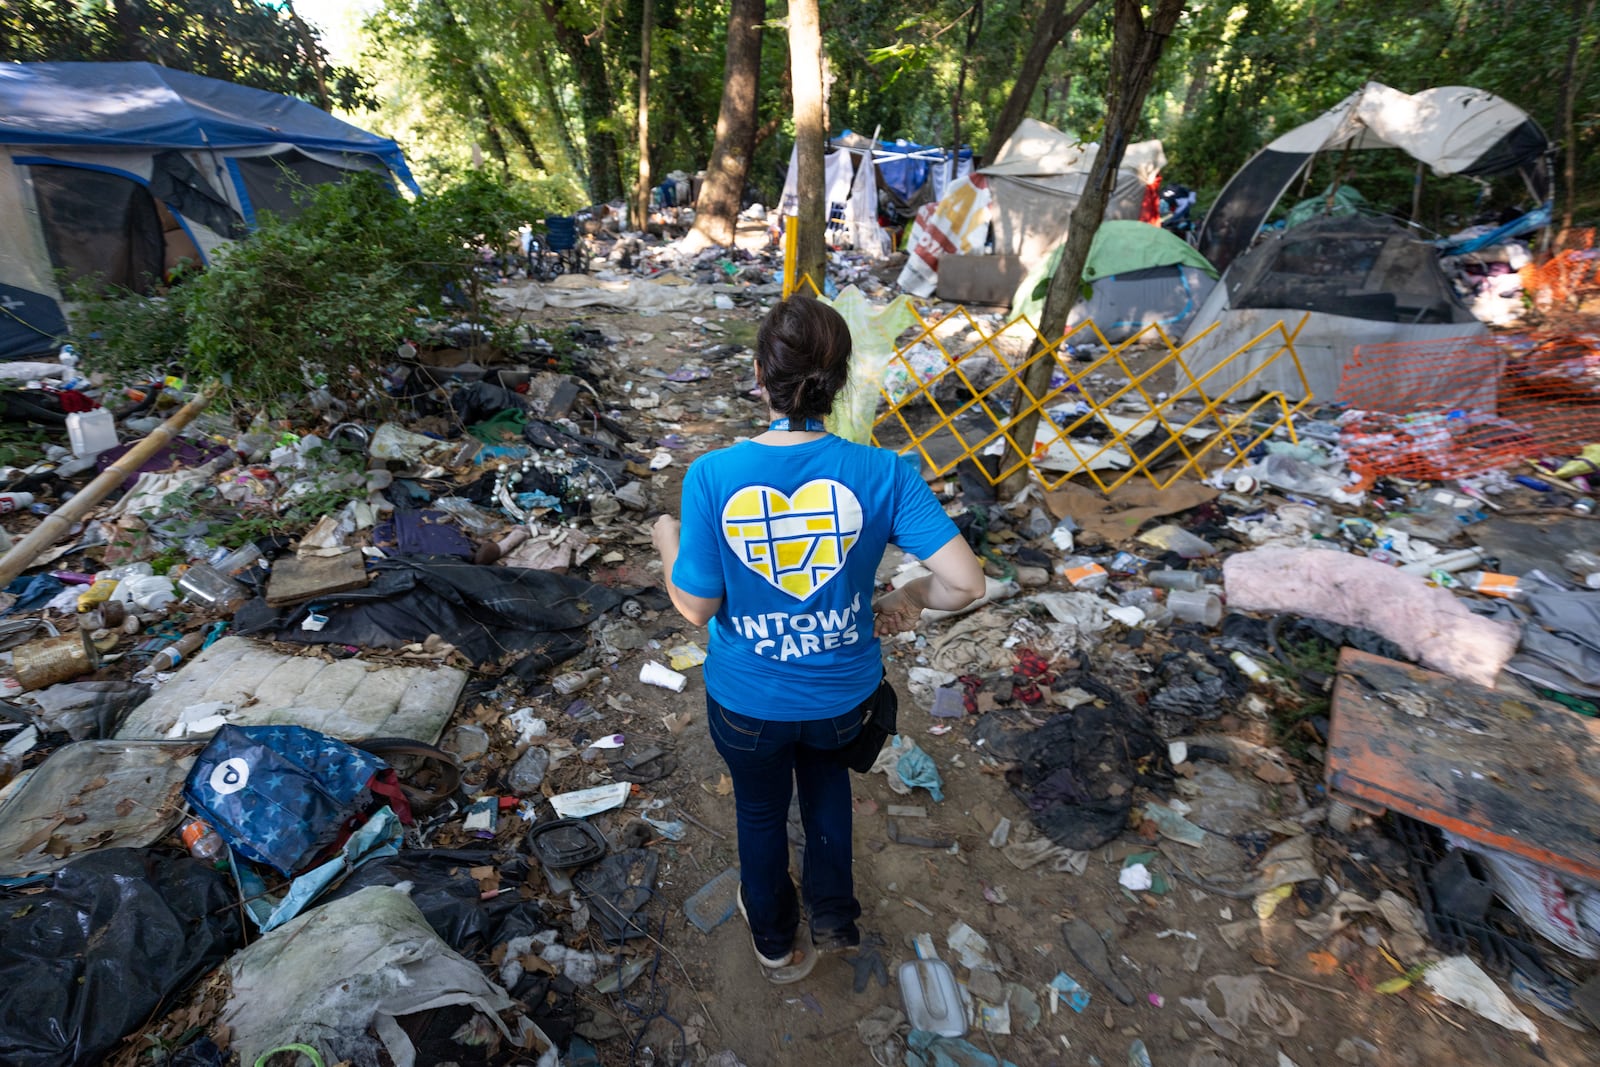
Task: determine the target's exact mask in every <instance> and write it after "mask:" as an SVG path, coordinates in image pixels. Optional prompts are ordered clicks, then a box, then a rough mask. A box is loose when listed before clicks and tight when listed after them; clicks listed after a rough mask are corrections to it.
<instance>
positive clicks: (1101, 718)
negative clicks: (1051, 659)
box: [976, 671, 1172, 850]
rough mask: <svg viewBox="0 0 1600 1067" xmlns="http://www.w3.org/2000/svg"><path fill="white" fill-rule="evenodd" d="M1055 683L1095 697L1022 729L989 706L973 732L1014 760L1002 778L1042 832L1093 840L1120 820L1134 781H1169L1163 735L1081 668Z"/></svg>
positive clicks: (1085, 842) (1158, 785) (1146, 784)
mask: <svg viewBox="0 0 1600 1067" xmlns="http://www.w3.org/2000/svg"><path fill="white" fill-rule="evenodd" d="M1057 684H1058V685H1061V686H1062V687H1063V688H1065V687H1067V686H1076V687H1078V688H1080V689H1082V690H1084V691H1085V692H1088V693H1092V694H1094V695H1095V696H1096V697H1098V698H1099V700H1098V701H1097V702H1096V704H1084V705H1082V706H1080V707H1079V708H1078V709H1077V710H1076V711H1074V712H1072V713H1071V714H1061V715H1055V716H1052V717H1051V718H1049V719H1047V720H1046V721H1045V723H1044V725H1042V726H1039V727H1037V728H1035V729H1031V730H1028V731H1026V732H1021V731H1013V730H1011V729H1008V727H1009V726H1011V725H1014V724H1015V723H1014V722H1008V721H1007V720H1008V719H1010V718H1011V716H1010V715H1007V714H1006V713H1003V712H992V713H990V714H989V715H985V716H984V717H983V718H982V719H980V720H979V724H978V730H977V734H976V736H977V737H981V738H982V739H983V740H984V743H985V746H986V747H987V748H989V750H990V751H991V752H992V753H993V754H994V755H995V756H996V757H997V758H999V759H1007V760H1012V761H1014V762H1015V766H1013V767H1012V769H1011V770H1009V771H1008V772H1006V781H1007V782H1008V783H1009V784H1010V786H1011V791H1012V792H1013V793H1014V794H1016V796H1017V799H1019V800H1021V801H1022V803H1023V805H1024V806H1025V807H1026V808H1027V809H1028V815H1029V818H1030V819H1031V820H1032V821H1033V824H1034V825H1035V826H1037V827H1038V828H1039V830H1040V831H1041V832H1042V833H1043V834H1044V835H1045V836H1046V837H1048V838H1050V840H1051V841H1053V842H1055V843H1056V844H1058V845H1061V846H1062V847H1064V848H1071V849H1081V850H1088V849H1093V848H1098V847H1100V846H1101V845H1103V844H1105V843H1106V842H1107V841H1110V840H1112V839H1114V838H1115V837H1116V836H1117V835H1118V834H1120V833H1121V832H1122V830H1123V828H1124V827H1125V826H1126V825H1127V823H1128V812H1129V811H1130V810H1131V809H1132V808H1133V794H1134V791H1135V789H1137V788H1141V787H1142V788H1145V789H1163V788H1165V787H1166V786H1167V785H1169V784H1170V783H1171V781H1172V765H1171V764H1170V762H1169V761H1168V759H1167V743H1166V741H1164V740H1163V739H1162V738H1161V736H1160V735H1159V734H1157V733H1156V732H1155V730H1154V729H1153V728H1152V726H1151V724H1150V720H1149V716H1148V715H1147V714H1146V713H1145V712H1144V711H1143V710H1142V709H1140V708H1138V707H1136V706H1134V705H1130V704H1127V703H1125V702H1124V701H1123V700H1122V698H1121V696H1119V695H1118V693H1117V692H1116V691H1115V690H1113V689H1111V688H1110V687H1109V686H1106V685H1104V684H1103V683H1101V682H1099V681H1097V680H1096V679H1095V678H1093V677H1091V676H1090V675H1088V674H1087V673H1084V672H1081V671H1079V672H1073V673H1068V674H1064V675H1062V676H1061V678H1060V679H1059V680H1058V682H1057ZM1097 705H1098V706H1097ZM1013 714H1014V713H1013Z"/></svg>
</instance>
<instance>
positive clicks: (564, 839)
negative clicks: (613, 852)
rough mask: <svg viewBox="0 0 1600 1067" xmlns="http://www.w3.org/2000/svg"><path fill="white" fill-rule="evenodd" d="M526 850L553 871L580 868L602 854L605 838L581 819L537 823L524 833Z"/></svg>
mask: <svg viewBox="0 0 1600 1067" xmlns="http://www.w3.org/2000/svg"><path fill="white" fill-rule="evenodd" d="M528 847H529V848H530V849H532V850H533V854H534V855H535V856H537V857H539V862H540V863H543V864H544V865H545V866H546V867H550V868H552V869H554V870H558V871H559V870H565V869H567V868H569V867H582V866H583V865H584V864H585V863H593V862H594V861H595V860H597V859H599V858H600V857H601V856H604V855H605V854H606V838H605V835H604V834H602V833H601V832H600V831H599V830H596V829H595V828H594V827H593V826H591V825H589V824H588V823H587V822H584V821H583V820H582V819H556V820H555V821H554V822H547V823H540V824H539V825H538V826H535V827H534V828H533V829H532V830H531V831H530V832H529V833H528Z"/></svg>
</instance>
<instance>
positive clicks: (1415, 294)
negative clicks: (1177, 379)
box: [1184, 216, 1486, 400]
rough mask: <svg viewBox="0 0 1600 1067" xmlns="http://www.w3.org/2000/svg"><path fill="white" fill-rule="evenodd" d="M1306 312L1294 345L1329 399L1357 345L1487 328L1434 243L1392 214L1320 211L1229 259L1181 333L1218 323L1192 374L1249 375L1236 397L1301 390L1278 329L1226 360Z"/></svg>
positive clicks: (1229, 379)
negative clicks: (1464, 297)
mask: <svg viewBox="0 0 1600 1067" xmlns="http://www.w3.org/2000/svg"><path fill="white" fill-rule="evenodd" d="M1307 312H1309V313H1310V314H1309V316H1308V317H1306V323H1305V326H1304V327H1303V328H1302V329H1301V330H1300V333H1299V335H1298V336H1297V337H1296V338H1295V352H1296V353H1297V354H1298V356H1299V361H1300V367H1301V368H1302V369H1303V370H1304V372H1305V380H1306V383H1307V384H1308V385H1309V387H1310V392H1311V395H1312V396H1314V397H1325V398H1328V399H1331V398H1332V397H1333V395H1334V393H1335V391H1336V390H1337V389H1338V387H1339V379H1340V375H1341V373H1342V371H1343V368H1344V365H1345V362H1346V361H1347V360H1348V359H1349V358H1350V356H1351V354H1352V353H1353V352H1354V351H1355V349H1356V346H1358V345H1371V344H1381V343H1385V342H1394V341H1446V340H1452V339H1455V338H1462V337H1477V336H1480V335H1482V334H1483V333H1484V332H1485V330H1486V328H1485V327H1484V325H1483V323H1481V322H1479V321H1478V320H1477V319H1476V318H1474V317H1473V315H1472V312H1471V311H1469V310H1468V309H1467V308H1466V307H1465V306H1464V305H1463V304H1462V303H1461V300H1460V298H1459V297H1458V296H1457V295H1456V292H1455V289H1454V288H1453V287H1452V286H1451V285H1450V282H1449V280H1448V279H1446V278H1445V276H1444V272H1443V270H1441V269H1440V267H1439V261H1438V258H1437V256H1436V255H1435V254H1434V248H1433V246H1432V245H1431V244H1429V243H1427V242H1425V241H1421V240H1419V239H1417V238H1416V237H1414V236H1412V235H1411V234H1410V233H1408V232H1407V231H1406V230H1405V229H1403V228H1402V227H1401V226H1399V225H1398V224H1396V223H1393V222H1389V221H1387V220H1383V219H1369V218H1362V217H1358V216H1351V217H1324V218H1320V219H1314V220H1313V221H1311V222H1308V223H1305V224H1304V225H1301V226H1296V227H1295V228H1294V229H1292V230H1286V231H1284V232H1283V233H1280V234H1275V235H1273V236H1271V237H1268V238H1267V239H1266V240H1264V241H1262V242H1261V244H1259V245H1257V246H1256V247H1255V248H1253V249H1251V250H1250V251H1249V252H1248V253H1246V254H1245V255H1244V256H1243V257H1241V258H1240V259H1239V260H1238V261H1237V262H1235V263H1234V264H1233V266H1232V267H1230V268H1228V271H1227V273H1226V274H1224V275H1223V278H1222V281H1221V283H1220V284H1218V285H1217V287H1216V288H1215V289H1213V290H1212V291H1211V295H1210V297H1208V298H1207V299H1206V301H1205V303H1204V304H1203V305H1201V307H1200V310H1199V311H1197V312H1196V313H1195V316H1194V319H1193V320H1192V321H1191V322H1190V323H1189V329H1188V332H1187V333H1186V334H1185V336H1184V340H1185V342H1188V341H1191V340H1195V339H1198V338H1200V334H1201V333H1202V332H1204V331H1205V330H1207V329H1209V328H1211V327H1212V326H1215V327H1216V329H1214V330H1212V331H1211V332H1210V333H1209V334H1206V336H1205V337H1204V338H1203V339H1199V340H1198V341H1197V343H1196V345H1195V347H1194V350H1193V351H1194V354H1193V356H1192V357H1191V360H1190V364H1189V365H1190V367H1191V368H1192V370H1193V372H1194V373H1195V374H1196V375H1203V374H1206V373H1208V372H1211V371H1215V374H1214V375H1213V376H1212V377H1211V378H1209V379H1207V381H1208V383H1209V384H1210V385H1211V387H1212V388H1213V390H1215V392H1216V393H1225V392H1226V391H1227V390H1228V389H1230V388H1232V387H1234V386H1236V385H1239V383H1241V382H1246V379H1248V382H1247V384H1245V385H1244V386H1243V387H1242V388H1241V389H1240V390H1239V391H1238V392H1237V393H1235V394H1233V395H1232V398H1233V399H1236V400H1243V399H1247V398H1248V397H1251V396H1257V395H1259V394H1260V393H1263V392H1269V391H1272V390H1280V391H1282V392H1283V393H1284V394H1285V395H1286V396H1289V397H1290V398H1292V399H1300V398H1301V396H1302V395H1303V394H1304V392H1305V389H1303V388H1302V386H1301V383H1300V375H1299V372H1298V371H1297V370H1296V369H1295V363H1294V361H1293V360H1291V359H1288V358H1287V357H1283V356H1281V355H1279V353H1281V351H1282V348H1283V343H1282V337H1281V335H1280V334H1278V333H1277V332H1276V331H1274V332H1273V334H1272V335H1271V336H1269V337H1267V338H1265V339H1263V340H1262V341H1260V342H1259V343H1258V344H1256V345H1253V346H1252V347H1251V348H1250V349H1249V351H1247V352H1244V353H1242V354H1240V355H1239V356H1238V357H1236V358H1234V359H1233V360H1232V361H1230V362H1226V365H1224V361H1227V360H1228V357H1229V356H1230V355H1232V354H1233V353H1234V352H1235V351H1237V350H1238V349H1240V348H1242V347H1243V346H1244V345H1245V344H1246V343H1247V342H1249V341H1250V340H1251V339H1252V338H1255V337H1257V336H1259V335H1261V334H1263V333H1265V332H1266V331H1268V330H1269V329H1272V327H1273V326H1275V325H1276V324H1277V323H1279V322H1280V321H1281V322H1283V323H1285V324H1286V325H1287V326H1288V327H1289V328H1290V329H1294V328H1295V326H1296V325H1297V324H1298V323H1299V321H1300V319H1301V318H1302V317H1303V316H1306V313H1307ZM1274 356H1278V358H1276V359H1275V358H1274ZM1269 361H1270V366H1263V365H1265V364H1268V363H1269ZM1258 368H1263V369H1261V370H1260V373H1256V371H1257V369H1258Z"/></svg>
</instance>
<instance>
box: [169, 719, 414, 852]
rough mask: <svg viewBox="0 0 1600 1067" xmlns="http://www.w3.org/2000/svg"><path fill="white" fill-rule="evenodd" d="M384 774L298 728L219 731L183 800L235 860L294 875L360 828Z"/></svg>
mask: <svg viewBox="0 0 1600 1067" xmlns="http://www.w3.org/2000/svg"><path fill="white" fill-rule="evenodd" d="M387 769H388V765H387V764H386V763H384V762H383V760H381V759H379V758H378V757H376V756H373V755H370V754H368V753H366V752H362V751H361V750H360V749H357V748H353V747H351V746H350V745H347V744H345V743H344V742H343V741H340V740H339V739H337V738H334V737H329V736H328V735H327V734H323V733H318V732H317V731H315V730H308V729H306V728H305V727H303V726H224V727H223V728H222V729H220V730H218V731H217V734H216V736H215V737H213V738H212V739H211V743H210V744H208V745H207V746H206V747H205V749H204V750H202V751H201V753H200V755H199V756H198V757H196V758H195V763H194V768H193V769H192V770H190V772H189V778H188V781H187V782H186V783H185V784H184V790H183V794H184V796H185V797H186V798H187V799H188V801H189V805H190V807H192V808H193V809H194V811H195V814H197V815H199V816H200V817H201V818H203V819H205V820H206V821H207V822H209V823H210V824H211V825H212V826H213V827H214V828H215V829H216V831H217V833H218V834H220V835H222V839H223V840H224V841H226V842H227V843H228V845H229V846H230V847H231V848H232V849H233V850H234V852H235V853H236V854H237V855H238V856H240V857H242V858H243V859H246V860H250V861H251V862H254V863H262V864H265V865H267V866H269V867H272V868H274V869H275V870H277V871H279V872H280V873H282V874H284V875H286V876H288V877H293V876H294V875H295V874H296V873H298V872H300V871H302V870H305V869H306V868H307V867H310V866H311V865H312V864H313V863H314V862H315V861H316V859H317V858H318V856H319V855H321V854H322V853H323V852H325V851H327V850H328V849H329V848H330V847H332V846H335V845H337V844H339V842H340V841H341V840H342V839H343V838H344V837H345V836H347V835H348V833H349V832H350V830H351V829H353V828H354V827H355V826H356V825H358V824H359V823H360V821H361V819H362V818H363V817H364V816H365V814H366V812H367V811H368V810H369V809H370V808H371V807H372V806H373V805H372V802H373V795H372V794H373V791H374V788H373V787H374V785H376V784H377V782H376V779H377V776H378V775H379V774H381V773H383V772H384V771H386V770H387ZM389 777H392V775H391V776H389ZM378 791H379V792H382V793H386V792H388V790H387V789H386V788H385V787H384V786H381V785H380V786H378ZM406 814H408V815H409V812H407V813H406Z"/></svg>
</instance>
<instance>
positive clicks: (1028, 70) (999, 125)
mask: <svg viewBox="0 0 1600 1067" xmlns="http://www.w3.org/2000/svg"><path fill="white" fill-rule="evenodd" d="M1097 3H1099V0H1078V3H1077V5H1076V6H1075V7H1073V8H1072V10H1070V11H1068V10H1067V0H1045V5H1044V10H1043V11H1042V12H1040V15H1039V19H1038V21H1036V22H1035V23H1034V24H1033V26H1034V30H1033V43H1032V44H1030V45H1028V54H1027V55H1026V56H1024V57H1023V58H1022V66H1021V67H1019V68H1018V69H1017V80H1016V83H1015V84H1013V85H1012V87H1011V95H1010V96H1008V97H1006V103H1005V106H1004V107H1002V108H1001V109H1000V114H999V115H998V116H997V117H996V118H995V120H994V126H993V127H992V128H991V129H990V132H989V143H988V145H987V146H986V147H985V148H984V150H983V161H984V162H985V163H993V162H994V159H995V157H996V156H997V155H999V154H1000V149H1001V148H1002V147H1003V146H1004V145H1005V143H1006V141H1008V140H1009V139H1010V138H1011V135H1012V134H1014V133H1016V132H1017V127H1018V126H1020V125H1022V120H1023V119H1025V118H1027V117H1028V105H1029V104H1030V103H1032V102H1033V91H1034V89H1036V88H1038V85H1039V78H1040V77H1041V76H1042V75H1043V74H1044V68H1045V65H1046V64H1047V63H1048V62H1049V61H1050V53H1051V52H1053V51H1055V48H1056V45H1058V44H1060V43H1061V41H1062V39H1063V38H1065V37H1066V36H1067V34H1069V33H1071V32H1072V31H1073V28H1074V27H1076V26H1077V25H1078V23H1079V22H1081V21H1082V20H1083V16H1085V15H1087V14H1088V13H1089V9H1090V8H1092V7H1094V5H1095V4H1097Z"/></svg>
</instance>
